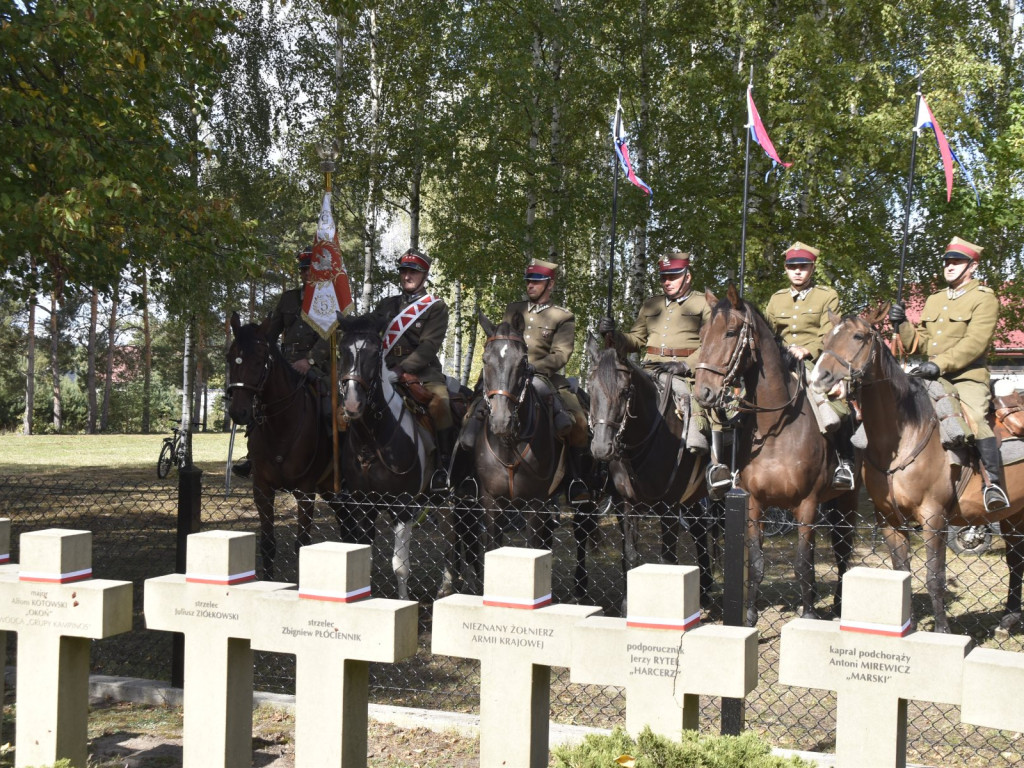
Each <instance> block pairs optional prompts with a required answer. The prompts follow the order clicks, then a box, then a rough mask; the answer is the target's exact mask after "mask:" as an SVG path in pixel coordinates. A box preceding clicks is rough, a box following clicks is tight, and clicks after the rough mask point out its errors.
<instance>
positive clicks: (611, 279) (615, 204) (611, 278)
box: [606, 88, 622, 344]
mask: <svg viewBox="0 0 1024 768" xmlns="http://www.w3.org/2000/svg"><path fill="white" fill-rule="evenodd" d="M621 103H622V89H621V88H620V89H619V95H618V97H616V99H615V126H614V128H613V129H612V165H614V166H615V169H614V170H613V171H612V229H611V248H610V249H609V254H608V307H607V309H608V312H607V316H608V317H611V316H612V291H613V289H614V286H615V217H616V214H617V213H618V210H619V158H618V155H617V154H616V151H615V139H616V137H618V135H619V131H620V130H621V128H622V125H621V120H622V113H621V111H620V110H619V106H620V105H621ZM606 341H607V342H608V344H611V334H606Z"/></svg>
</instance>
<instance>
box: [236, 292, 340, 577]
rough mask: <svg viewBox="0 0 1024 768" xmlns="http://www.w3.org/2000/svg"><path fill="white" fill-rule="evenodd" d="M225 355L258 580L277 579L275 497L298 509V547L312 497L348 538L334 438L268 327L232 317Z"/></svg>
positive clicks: (305, 536)
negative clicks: (242, 434) (248, 465)
mask: <svg viewBox="0 0 1024 768" xmlns="http://www.w3.org/2000/svg"><path fill="white" fill-rule="evenodd" d="M231 333H232V335H233V337H234V338H233V340H232V342H231V346H230V347H229V348H228V352H227V378H228V384H227V387H226V392H225V394H226V397H227V401H228V415H229V416H231V418H232V420H233V421H234V422H235V423H236V424H242V425H244V426H247V427H248V448H249V459H250V460H251V461H252V495H253V501H254V502H255V504H256V510H257V512H258V513H259V521H260V531H259V537H258V538H259V551H260V556H261V566H260V567H261V577H262V578H264V579H272V578H273V576H274V559H275V558H276V556H277V540H276V538H275V535H274V495H275V493H276V492H277V491H280V490H287V491H290V492H291V493H292V495H293V496H294V497H295V501H296V503H297V506H298V536H297V539H296V546H297V547H303V546H306V545H307V544H309V543H310V542H311V529H312V518H313V507H314V504H315V494H317V493H319V494H320V496H321V497H322V498H323V499H324V500H325V501H327V502H328V503H329V504H330V505H331V508H332V509H333V510H334V513H335V516H336V518H337V520H338V525H339V528H341V531H342V536H343V537H344V534H345V530H346V519H345V518H344V516H343V515H342V510H341V506H340V504H339V502H338V499H337V496H336V494H335V491H334V485H333V478H332V477H331V468H332V466H333V461H332V460H333V458H334V450H333V445H332V437H331V433H330V431H329V430H328V429H326V428H325V427H324V425H323V419H322V418H321V414H320V395H319V393H318V392H317V391H316V389H315V388H314V387H312V386H310V384H309V382H308V381H307V380H306V378H305V377H304V376H303V375H302V374H300V373H298V372H297V371H296V370H295V369H294V368H292V366H291V365H290V364H289V363H288V361H287V360H285V358H284V355H282V354H281V350H280V349H279V348H278V346H277V344H275V343H273V342H271V341H270V339H268V338H267V323H266V322H264V323H263V324H262V325H256V324H255V323H249V324H247V325H242V324H241V321H240V319H239V316H238V313H237V312H232V314H231Z"/></svg>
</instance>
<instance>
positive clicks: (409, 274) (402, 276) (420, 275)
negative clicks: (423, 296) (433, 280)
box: [398, 268, 427, 293]
mask: <svg viewBox="0 0 1024 768" xmlns="http://www.w3.org/2000/svg"><path fill="white" fill-rule="evenodd" d="M426 279H427V273H426V272H420V271H419V270H418V269H409V268H404V269H400V270H398V282H399V284H400V285H401V286H402V290H403V291H404V292H405V293H416V292H417V291H419V289H420V288H421V287H423V283H424V282H425V281H426Z"/></svg>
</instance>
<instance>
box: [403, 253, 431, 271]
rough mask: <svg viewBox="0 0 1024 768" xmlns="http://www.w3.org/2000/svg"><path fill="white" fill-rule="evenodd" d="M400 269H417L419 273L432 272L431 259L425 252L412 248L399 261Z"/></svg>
mask: <svg viewBox="0 0 1024 768" xmlns="http://www.w3.org/2000/svg"><path fill="white" fill-rule="evenodd" d="M398 268H399V269H415V270H416V271H417V272H429V271H430V257H429V256H427V254H425V253H424V252H423V251H420V250H417V249H416V248H410V249H409V250H408V251H406V252H405V253H403V254H402V256H401V258H399V259H398Z"/></svg>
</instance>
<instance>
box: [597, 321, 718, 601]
mask: <svg viewBox="0 0 1024 768" xmlns="http://www.w3.org/2000/svg"><path fill="white" fill-rule="evenodd" d="M586 349H587V354H588V356H589V358H590V376H589V378H588V379H587V390H588V391H589V392H590V426H591V429H592V430H593V438H592V440H591V443H590V452H591V453H592V454H593V456H594V459H595V460H597V461H606V462H608V471H609V474H610V477H611V480H612V483H613V485H614V487H615V491H616V494H617V496H618V497H619V498H620V499H621V500H622V505H623V507H624V510H623V513H622V514H621V515H620V517H619V522H620V525H621V527H622V570H623V574H625V573H626V572H627V571H629V570H630V569H631V568H635V567H636V566H638V565H639V564H640V555H639V552H638V544H639V528H638V522H639V520H638V518H637V516H636V515H634V514H633V508H634V505H636V504H645V505H649V506H651V507H652V508H655V509H661V510H664V512H662V513H659V514H658V522H659V524H660V527H661V552H660V554H661V562H663V563H671V564H676V563H678V562H679V559H678V556H677V554H676V544H677V543H678V541H679V529H680V528H681V519H680V515H679V512H680V507H682V509H684V510H688V509H690V508H691V505H693V504H695V502H697V501H698V500H699V499H700V498H701V497H702V496H703V495H704V465H705V464H706V456H705V455H702V454H694V453H690V452H689V451H688V450H687V446H686V427H687V425H686V424H685V423H684V422H683V420H682V419H681V418H680V413H679V410H678V409H677V407H676V404H675V401H674V399H673V397H672V387H671V385H670V383H668V382H667V384H669V385H668V386H666V387H665V388H664V391H662V392H659V390H658V387H657V386H656V385H655V382H654V380H653V379H652V378H651V376H649V375H648V374H647V373H645V372H644V371H643V369H641V368H640V366H638V365H637V364H636V363H633V362H631V361H630V360H628V359H627V358H626V357H625V356H624V355H622V354H621V353H620V352H619V351H617V350H616V349H615V347H609V348H607V349H601V347H600V346H599V344H598V340H597V338H595V337H594V336H593V335H588V337H587V347H586ZM687 520H688V523H689V529H690V534H691V535H692V536H693V542H694V547H695V548H696V551H697V565H698V567H699V568H700V602H701V606H703V607H705V608H706V607H708V605H709V604H710V593H711V589H712V588H713V586H714V576H713V574H712V565H711V554H710V551H709V549H708V527H709V526H708V525H707V522H706V519H705V517H704V515H691V516H688V517H687Z"/></svg>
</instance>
